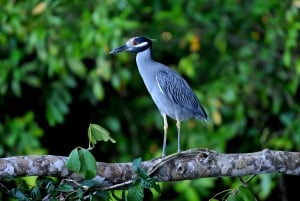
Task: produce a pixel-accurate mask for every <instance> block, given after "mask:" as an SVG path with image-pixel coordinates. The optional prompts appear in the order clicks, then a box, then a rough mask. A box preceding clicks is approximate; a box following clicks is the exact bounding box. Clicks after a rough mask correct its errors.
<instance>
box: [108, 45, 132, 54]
mask: <svg viewBox="0 0 300 201" xmlns="http://www.w3.org/2000/svg"><path fill="white" fill-rule="evenodd" d="M127 49H128V47H127V45H123V46H121V47H118V48H116V49H113V50H112V51H110V52H109V54H116V53H119V52H123V51H125V50H127Z"/></svg>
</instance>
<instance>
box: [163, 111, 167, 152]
mask: <svg viewBox="0 0 300 201" xmlns="http://www.w3.org/2000/svg"><path fill="white" fill-rule="evenodd" d="M162 116H163V119H164V142H163V151H162V156H165V155H166V144H167V132H168V121H167V115H165V114H163V115H162Z"/></svg>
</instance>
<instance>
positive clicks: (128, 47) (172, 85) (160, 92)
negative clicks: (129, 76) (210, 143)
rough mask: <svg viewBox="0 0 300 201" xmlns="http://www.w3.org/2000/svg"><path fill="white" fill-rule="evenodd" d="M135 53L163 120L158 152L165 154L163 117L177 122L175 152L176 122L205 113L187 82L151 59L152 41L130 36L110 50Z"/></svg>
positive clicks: (166, 125) (165, 137)
mask: <svg viewBox="0 0 300 201" xmlns="http://www.w3.org/2000/svg"><path fill="white" fill-rule="evenodd" d="M122 51H129V52H136V53H137V55H136V63H137V66H138V70H139V73H140V75H141V77H142V79H143V81H144V83H145V85H146V88H147V89H148V91H149V93H150V95H151V97H152V99H153V101H154V103H155V104H156V106H157V107H158V109H159V111H160V113H161V115H162V117H163V120H164V141H163V151H162V155H163V156H165V154H166V141H167V129H168V122H167V116H170V117H171V118H173V119H175V120H176V121H177V124H176V126H177V135H178V150H177V151H178V152H180V121H183V120H187V119H191V118H197V119H201V120H206V119H207V114H206V112H205V110H204V109H203V107H202V106H201V104H200V102H199V100H198V98H197V97H196V95H195V94H194V93H193V91H192V90H191V87H190V86H189V84H188V83H187V82H186V81H185V80H184V79H183V78H182V77H181V76H180V75H178V74H177V73H176V72H175V71H174V70H172V69H170V68H169V67H168V66H165V65H163V64H161V63H158V62H156V61H154V60H153V59H152V42H151V40H150V39H148V38H145V37H141V36H139V37H133V38H130V39H129V40H128V41H127V42H126V44H125V45H123V46H121V47H119V48H116V49H114V50H112V51H110V54H115V53H119V52H122Z"/></svg>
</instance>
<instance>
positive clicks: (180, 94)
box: [156, 70, 201, 110]
mask: <svg viewBox="0 0 300 201" xmlns="http://www.w3.org/2000/svg"><path fill="white" fill-rule="evenodd" d="M156 81H157V84H158V86H159V89H160V91H161V92H162V93H163V94H165V95H166V96H167V97H168V98H169V99H170V100H171V101H172V102H174V103H175V104H177V105H180V106H181V107H185V108H188V109H190V110H195V109H196V110H198V109H201V106H200V102H199V100H198V98H197V97H196V95H195V94H194V92H193V91H192V89H191V87H190V86H189V84H188V83H187V82H186V81H185V80H184V79H183V78H182V77H181V76H179V75H178V74H177V73H176V72H174V71H172V70H161V71H159V72H158V73H157V74H156Z"/></svg>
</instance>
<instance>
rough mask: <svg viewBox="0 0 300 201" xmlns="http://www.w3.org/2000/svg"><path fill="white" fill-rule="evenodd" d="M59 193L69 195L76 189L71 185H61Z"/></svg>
mask: <svg viewBox="0 0 300 201" xmlns="http://www.w3.org/2000/svg"><path fill="white" fill-rule="evenodd" d="M57 190H58V191H61V192H66V193H69V192H74V191H75V190H74V188H73V187H72V186H71V185H69V184H61V185H59V187H58V188H57Z"/></svg>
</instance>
